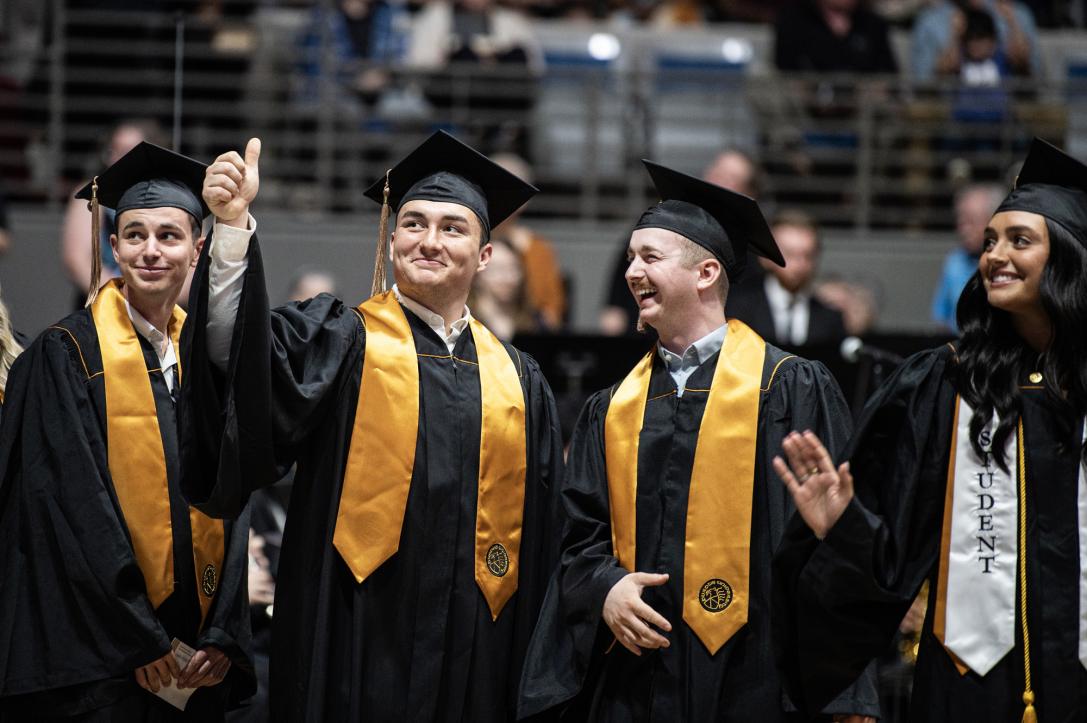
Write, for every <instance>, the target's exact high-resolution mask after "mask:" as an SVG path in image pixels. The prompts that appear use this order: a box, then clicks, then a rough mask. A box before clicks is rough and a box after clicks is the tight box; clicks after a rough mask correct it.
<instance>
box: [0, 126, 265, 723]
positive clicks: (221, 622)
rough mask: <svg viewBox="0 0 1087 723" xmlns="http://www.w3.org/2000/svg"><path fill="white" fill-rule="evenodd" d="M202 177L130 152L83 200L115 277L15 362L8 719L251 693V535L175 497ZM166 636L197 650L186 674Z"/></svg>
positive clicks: (1, 600)
mask: <svg viewBox="0 0 1087 723" xmlns="http://www.w3.org/2000/svg"><path fill="white" fill-rule="evenodd" d="M203 174H204V166H203V165H202V164H200V163H197V162H196V161H193V160H191V159H189V158H185V157H183V156H179V155H177V154H174V153H171V152H169V151H167V150H164V149H162V148H159V147H157V146H153V145H151V144H148V143H142V144H140V145H139V146H137V147H136V148H135V149H133V150H132V151H131V152H129V153H128V154H127V155H125V156H124V157H123V158H121V159H120V160H119V161H118V162H117V163H115V164H114V165H113V166H111V167H110V168H109V169H107V170H106V171H105V172H103V173H102V174H101V175H100V176H98V177H96V178H95V180H94V181H93V182H92V183H91V184H89V185H88V186H87V187H86V188H84V189H83V190H82V191H80V193H79V194H78V197H79V198H88V199H91V201H92V203H91V206H92V209H91V210H92V213H94V214H95V215H97V213H98V208H97V205H98V203H99V202H101V203H102V205H104V206H107V207H110V208H113V209H115V210H116V213H117V216H116V218H117V228H118V233H117V234H115V235H113V236H111V237H110V244H111V246H112V249H113V256H114V258H115V259H116V261H117V264H118V266H119V267H120V270H121V276H120V278H119V279H113V280H111V281H109V282H108V283H107V284H106V285H105V286H103V287H102V288H101V289H99V288H98V281H99V279H98V278H97V274H95V275H94V276H93V277H92V279H91V285H90V288H91V289H92V292H91V294H90V298H89V299H88V303H87V308H86V309H82V310H80V311H77V312H75V313H74V314H71V315H69V316H68V317H66V318H65V319H62V320H61V321H59V322H57V323H56V324H54V325H53V326H51V327H49V328H48V329H47V330H46V331H45V332H43V333H42V334H41V335H40V336H39V337H38V338H37V339H36V340H35V341H34V343H33V344H31V345H30V347H29V348H28V349H27V351H26V352H25V353H24V354H23V355H22V356H21V357H20V358H19V359H18V361H17V362H16V363H15V365H14V366H13V367H12V370H11V376H10V377H9V381H8V387H7V389H8V395H7V398H6V404H5V408H4V419H3V424H2V427H0V469H2V473H3V480H2V482H0V486H2V488H3V490H4V494H3V496H2V497H0V575H2V577H0V579H2V580H3V587H2V593H0V640H3V641H4V643H3V649H4V650H5V651H6V652H5V654H4V655H3V656H0V718H2V719H3V720H5V721H21V720H35V721H37V720H79V721H169V720H199V721H214V720H222V719H223V716H224V711H225V710H226V708H227V706H228V704H229V702H230V701H231V700H235V701H236V700H239V699H242V698H245V697H248V695H249V694H251V692H252V690H253V687H254V680H253V675H252V670H251V665H250V662H249V660H248V658H247V656H246V653H245V652H244V651H245V649H246V647H247V646H248V638H249V611H248V604H247V600H246V577H245V574H246V568H247V564H248V561H247V556H246V554H247V553H246V550H247V547H246V544H247V539H248V530H247V524H246V522H245V521H244V520H243V521H241V522H240V523H223V522H221V521H219V520H213V519H211V518H209V517H207V516H206V515H204V514H202V513H200V512H198V511H197V510H195V509H192V508H190V507H189V506H188V505H187V504H186V503H185V501H184V498H183V497H182V495H181V490H180V477H181V475H180V470H179V461H178V438H177V428H176V416H175V411H174V407H175V402H174V400H175V399H176V397H177V394H178V390H179V388H180V387H181V384H182V380H183V377H182V369H181V367H180V366H179V365H178V363H177V359H178V356H179V350H178V335H179V333H180V331H181V326H182V322H183V320H184V318H185V314H184V312H183V311H181V309H179V308H178V307H177V306H176V302H177V298H178V295H179V293H180V292H181V288H182V286H183V285H184V283H185V279H186V277H187V276H188V273H189V270H190V269H191V268H192V267H193V266H195V264H196V260H197V258H198V257H199V255H200V250H201V247H202V246H203V243H204V239H203V238H202V237H201V233H200V230H201V222H202V219H203V217H204V216H205V215H206V213H207V210H206V208H204V206H203V204H202V203H201V202H200V200H199V198H198V196H197V195H196V193H195V192H194V189H197V190H198V189H199V187H200V182H201V179H202V177H203ZM94 237H95V238H97V229H95V231H94ZM94 245H95V248H94V249H93V251H92V253H93V255H94V258H96V259H97V258H98V254H99V250H98V248H97V244H94ZM235 530H237V531H238V533H239V534H233V532H234V531H235ZM174 639H177V640H180V641H181V642H182V643H185V644H186V645H188V646H191V647H193V648H195V649H196V650H197V652H196V654H195V655H194V656H193V657H192V659H191V661H190V662H189V663H188V665H187V666H186V667H185V668H183V669H182V668H180V667H179V666H178V664H177V662H176V660H175V658H174V653H173V651H172V648H171V643H172V640H174ZM224 681H225V682H224ZM170 685H174V686H179V687H183V688H189V689H190V690H189V692H190V693H191V694H192V698H191V699H190V700H189V701H188V704H187V706H186V709H185V711H184V712H182V711H181V710H178V709H177V708H174V707H172V706H171V705H170V704H168V703H166V702H165V701H163V700H161V699H159V698H156V697H154V696H153V695H151V693H155V692H158V691H159V690H160V689H161V688H162V687H163V686H170ZM141 688H143V689H144V690H141ZM193 689H195V692H194V690H193Z"/></svg>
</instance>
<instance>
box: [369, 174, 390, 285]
mask: <svg viewBox="0 0 1087 723" xmlns="http://www.w3.org/2000/svg"><path fill="white" fill-rule="evenodd" d="M391 171H392V169H389V170H387V171H385V188H384V190H383V193H382V199H381V222H380V223H379V224H378V227H377V258H375V259H374V283H373V285H372V286H371V287H370V296H377V295H378V294H383V293H385V291H386V289H385V285H386V282H385V265H386V263H387V261H388V256H389V252H388V249H389V173H390V172H391Z"/></svg>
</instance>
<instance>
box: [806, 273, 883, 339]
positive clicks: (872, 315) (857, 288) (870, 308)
mask: <svg viewBox="0 0 1087 723" xmlns="http://www.w3.org/2000/svg"><path fill="white" fill-rule="evenodd" d="M813 293H814V294H815V298H817V299H819V301H821V302H823V303H824V304H825V305H827V306H829V307H830V308H831V309H835V310H837V311H839V312H841V314H842V323H843V324H844V325H845V332H846V334H849V335H850V336H863V335H864V334H866V333H868V332H869V331H870V330H871V329H872V327H874V326H875V325H876V320H877V319H878V318H879V296H878V294H877V293H876V290H875V288H874V287H873V285H871V284H866V283H861V282H859V281H848V280H846V279H844V278H841V277H836V276H831V277H828V278H824V279H823V280H822V281H820V282H819V283H818V284H816V285H815V290H814V292H813Z"/></svg>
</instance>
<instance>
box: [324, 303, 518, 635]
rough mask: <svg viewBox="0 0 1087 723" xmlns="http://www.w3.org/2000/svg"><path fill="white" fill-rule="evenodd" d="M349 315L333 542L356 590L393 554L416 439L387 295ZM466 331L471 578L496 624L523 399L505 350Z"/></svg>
mask: <svg viewBox="0 0 1087 723" xmlns="http://www.w3.org/2000/svg"><path fill="white" fill-rule="evenodd" d="M358 309H359V312H360V313H361V315H362V318H363V321H364V323H365V326H366V352H365V355H364V357H363V363H362V381H361V383H360V386H359V399H358V406H357V407H356V409H355V422H354V425H353V427H352V431H351V444H350V447H349V449H348V455H347V467H346V469H345V471H344V480H343V489H342V491H341V492H340V506H339V511H338V512H337V514H336V531H335V533H334V535H333V538H332V542H333V545H335V547H336V549H337V550H338V551H339V553H340V556H341V557H343V559H344V562H345V563H347V566H348V568H350V570H351V573H352V574H353V575H354V576H355V580H356V581H358V582H360V583H361V582H362V581H363V580H365V579H366V578H367V577H368V576H370V575H371V574H372V573H373V572H374V570H376V569H377V568H378V566H380V565H381V564H382V563H383V562H385V561H386V560H387V559H389V558H390V557H392V556H393V555H394V554H395V553H396V551H397V549H398V548H399V546H400V533H401V530H402V528H403V526H404V512H405V510H406V508H407V503H408V489H409V488H410V487H411V475H412V470H413V469H414V466H415V445H416V438H417V436H418V434H419V360H418V355H417V352H416V350H415V340H414V338H413V336H412V333H411V326H410V325H409V324H408V318H407V316H405V314H404V310H403V309H402V308H401V307H400V302H399V301H397V299H396V297H395V295H394V294H393V292H392V291H387V292H385V293H383V294H379V295H376V296H373V297H371V298H370V299H369V300H367V301H365V302H363V303H362V304H361V305H360V306H359V307H358ZM469 325H470V327H471V330H472V339H473V340H474V341H475V345H476V355H477V358H478V360H479V386H480V395H481V397H482V423H481V430H480V447H479V480H478V492H477V495H478V496H477V499H476V544H475V551H476V554H475V578H476V584H477V585H479V589H480V591H481V592H482V593H483V596H484V598H486V600H487V605H488V606H489V607H490V610H491V618H492V619H497V618H498V614H499V613H500V612H501V611H502V607H503V606H504V605H505V604H506V602H507V601H508V600H509V599H510V597H512V595H513V593H514V592H515V591H516V590H517V575H518V567H517V564H518V552H519V551H520V548H521V520H522V516H523V513H524V503H525V475H526V473H527V465H528V455H527V448H528V447H527V441H526V438H525V399H524V392H523V391H522V390H521V381H520V377H519V375H518V372H517V368H516V367H515V366H514V364H513V360H512V359H511V358H510V355H509V353H508V352H507V351H506V348H505V347H504V346H502V343H501V342H500V341H498V339H497V338H495V336H494V334H492V333H491V332H490V331H488V330H487V328H486V327H484V326H483V325H482V324H481V323H479V322H478V321H476V320H475V319H472V320H471V321H470V322H469ZM435 421H437V422H438V423H440V424H457V423H458V420H456V419H445V420H435Z"/></svg>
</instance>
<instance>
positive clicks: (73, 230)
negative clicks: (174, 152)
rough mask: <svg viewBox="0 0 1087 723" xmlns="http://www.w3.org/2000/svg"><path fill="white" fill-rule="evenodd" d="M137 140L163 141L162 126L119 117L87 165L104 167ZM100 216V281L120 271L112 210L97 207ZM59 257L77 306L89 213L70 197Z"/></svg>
mask: <svg viewBox="0 0 1087 723" xmlns="http://www.w3.org/2000/svg"><path fill="white" fill-rule="evenodd" d="M141 141H148V142H150V143H154V144H156V145H164V144H165V143H166V141H165V138H164V136H163V132H162V129H161V128H160V127H159V125H158V123H156V122H155V121H153V120H150V119H146V118H132V119H128V120H123V121H121V122H120V123H118V124H117V125H115V126H114V127H113V129H112V130H111V131H110V133H109V135H108V136H107V137H106V140H105V142H104V143H103V144H102V148H101V151H100V152H99V155H98V157H97V158H93V159H89V161H90V162H89V163H88V164H87V165H88V167H91V168H104V167H107V166H112V165H113V164H114V163H116V162H117V160H118V159H119V158H120V157H121V156H123V155H124V154H126V153H128V152H129V151H130V150H132V149H133V148H135V147H136V146H137V145H138V144H139V143H140V142H141ZM88 180H90V179H85V180H82V181H80V182H79V183H77V184H76V186H75V187H76V188H80V187H82V186H83V185H84V184H85V183H87V181H88ZM99 213H100V214H101V219H100V222H99V237H100V239H101V251H102V283H105V282H106V281H108V280H110V279H111V278H113V277H114V276H117V275H118V274H120V269H118V268H117V262H116V261H114V260H113V250H112V248H111V247H110V244H109V237H110V235H111V234H114V233H116V232H117V228H116V225H115V223H114V213H113V211H112V210H111V209H108V208H105V207H104V206H103V207H99ZM60 243H61V260H62V262H63V264H64V270H65V272H66V273H67V275H68V279H69V280H70V281H71V282H72V285H73V286H74V287H75V297H76V302H75V308H81V307H82V306H83V301H84V299H85V297H86V295H87V287H88V286H90V283H91V214H90V213H89V212H88V210H87V202H86V201H79V200H76V199H75V198H72V199H70V200H69V201H68V208H67V210H66V211H65V213H64V224H63V226H62V228H61V235H60ZM182 298H183V299H184V298H188V289H187V288H186V290H185V291H183V292H182Z"/></svg>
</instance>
